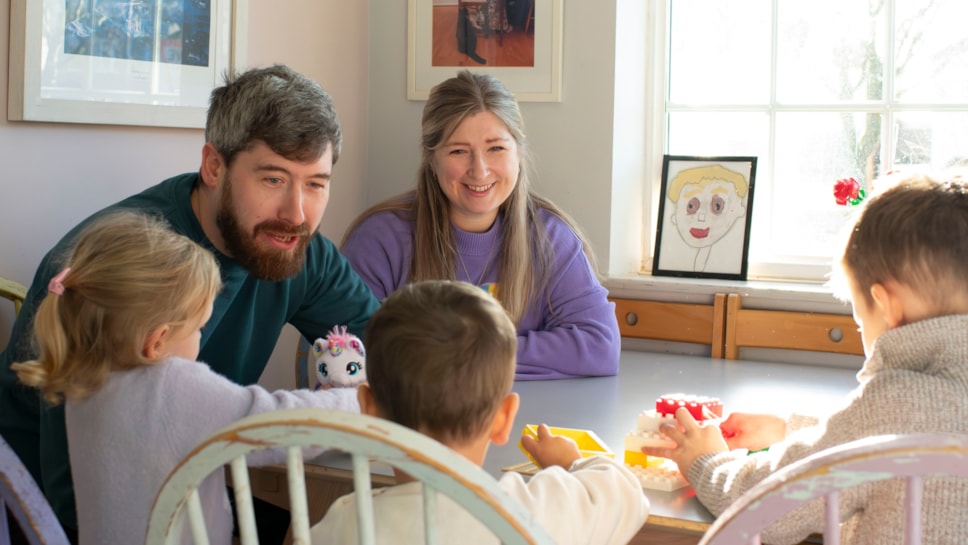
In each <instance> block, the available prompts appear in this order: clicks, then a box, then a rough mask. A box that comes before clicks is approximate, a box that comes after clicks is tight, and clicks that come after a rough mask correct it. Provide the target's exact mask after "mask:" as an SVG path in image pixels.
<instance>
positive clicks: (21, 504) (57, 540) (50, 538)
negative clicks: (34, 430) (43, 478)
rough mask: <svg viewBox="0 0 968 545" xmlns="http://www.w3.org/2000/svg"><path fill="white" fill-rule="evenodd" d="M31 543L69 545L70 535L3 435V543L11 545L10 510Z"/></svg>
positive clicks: (0, 539)
mask: <svg viewBox="0 0 968 545" xmlns="http://www.w3.org/2000/svg"><path fill="white" fill-rule="evenodd" d="M8 509H9V511H10V513H13V516H14V518H15V519H16V521H15V522H14V524H19V525H20V529H21V531H22V533H23V535H24V537H26V538H27V541H28V542H29V543H30V544H31V545H69V543H70V542H69V541H68V540H67V535H65V534H64V529H63V528H61V525H60V522H58V520H57V516H56V515H54V511H53V510H52V509H51V508H50V504H48V503H47V498H45V497H44V494H43V493H42V492H41V491H40V487H39V486H37V483H36V482H35V481H34V478H33V476H31V475H30V472H29V471H27V468H26V467H25V466H24V464H23V462H21V461H20V458H18V457H17V454H16V453H14V451H13V449H11V448H10V445H8V444H7V442H6V441H4V440H3V439H2V438H0V544H3V545H10V527H11V525H10V523H9V521H8V520H7V510H8Z"/></svg>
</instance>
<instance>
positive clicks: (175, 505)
mask: <svg viewBox="0 0 968 545" xmlns="http://www.w3.org/2000/svg"><path fill="white" fill-rule="evenodd" d="M311 446H323V447H329V446H335V447H337V448H338V449H339V450H341V451H344V452H347V453H349V454H350V455H351V456H352V464H353V481H354V485H355V491H356V507H357V511H358V513H359V515H358V523H359V528H360V542H361V543H367V544H372V543H373V542H374V527H373V513H372V496H371V487H370V458H373V459H374V460H375V461H377V462H381V463H385V464H389V465H391V466H393V467H396V468H399V469H400V470H402V471H404V472H406V473H407V474H409V475H411V476H412V477H414V478H415V479H418V480H420V481H422V482H423V483H424V486H423V491H424V492H423V493H424V508H425V509H424V514H423V518H424V525H425V528H426V530H427V532H426V535H427V543H435V542H436V540H435V538H436V536H435V533H436V532H435V525H434V517H435V513H436V509H435V505H436V500H437V494H438V492H439V493H442V494H444V495H446V496H448V497H450V498H451V499H452V500H454V501H455V502H456V503H457V504H459V505H461V506H462V507H464V508H465V509H467V511H468V512H470V513H472V514H474V515H476V516H477V517H478V518H479V519H480V520H481V522H482V523H484V524H485V525H486V526H487V527H488V528H489V529H490V530H491V531H492V532H493V533H494V534H495V535H496V536H497V537H498V538H499V539H500V540H501V541H502V542H503V543H506V544H526V543H529V544H551V543H552V541H551V539H550V537H549V536H548V535H547V533H546V532H545V531H544V529H543V528H541V527H540V526H538V525H537V523H535V522H534V520H533V519H532V517H531V516H530V515H529V514H528V512H527V511H525V509H524V507H522V506H521V505H520V504H519V503H518V502H516V501H515V500H514V499H512V498H511V497H510V496H508V495H507V494H506V493H505V492H504V491H503V490H501V488H500V487H499V486H498V483H497V481H496V480H494V478H493V477H491V476H490V475H489V474H488V473H487V472H485V471H484V469H482V468H481V467H479V466H477V465H474V464H473V463H472V462H470V461H469V460H467V459H466V458H463V457H462V456H460V455H459V454H457V453H455V452H454V451H452V450H450V449H449V448H447V447H445V446H444V445H442V444H441V443H438V442H437V441H434V440H433V439H431V438H429V437H427V436H425V435H423V434H420V433H418V432H416V431H414V430H411V429H409V428H405V427H403V426H400V425H397V424H394V423H392V422H389V421H387V420H383V419H379V418H374V417H370V416H366V415H361V414H355V413H348V412H343V411H327V410H319V409H288V410H280V411H273V412H270V413H264V414H259V415H254V416H250V417H247V418H243V419H242V420H239V421H238V422H236V423H235V424H232V425H230V426H227V427H225V428H223V429H222V430H221V431H219V432H216V433H215V434H214V435H212V436H211V437H210V438H208V439H207V440H205V441H203V442H202V444H200V445H199V446H198V447H196V448H195V449H194V450H193V451H192V452H191V453H190V454H189V455H188V456H187V457H186V458H185V459H184V460H182V462H181V463H180V464H179V465H178V467H177V468H175V470H174V471H172V473H171V474H170V475H169V476H168V479H167V480H166V482H165V484H164V485H163V486H162V488H161V491H160V492H159V493H158V495H157V497H156V499H155V504H154V507H153V508H152V511H151V517H150V520H149V523H148V534H147V540H146V542H145V543H146V545H161V544H172V543H176V542H177V540H178V539H179V538H180V537H181V536H180V532H179V531H177V530H178V529H179V524H178V522H179V521H180V519H181V518H182V515H183V514H184V512H186V511H187V514H188V521H189V522H190V524H191V528H192V532H193V536H194V539H195V543H196V544H198V545H203V544H207V543H208V540H207V536H206V532H205V521H204V520H202V519H203V516H202V514H201V513H202V510H201V505H200V500H199V497H198V492H197V488H198V486H199V484H200V483H201V482H202V481H203V480H204V479H205V478H206V477H207V476H208V475H210V474H211V473H212V472H214V471H221V470H222V468H223V466H224V465H225V464H230V466H231V476H232V483H233V490H234V491H235V501H236V509H237V513H238V519H239V531H240V534H241V536H240V537H241V543H242V545H249V544H253V543H257V537H256V532H255V521H254V515H253V512H252V497H251V488H250V484H249V474H248V467H247V466H246V454H248V453H251V452H253V451H256V450H262V449H268V448H285V449H286V451H287V460H288V461H287V473H288V482H289V491H290V505H291V512H292V533H293V536H294V540H295V543H300V544H308V543H309V517H308V514H307V505H306V492H305V473H304V469H303V458H302V448H304V447H311Z"/></svg>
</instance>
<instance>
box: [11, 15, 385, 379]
mask: <svg viewBox="0 0 968 545" xmlns="http://www.w3.org/2000/svg"><path fill="white" fill-rule="evenodd" d="M29 1H34V0H29ZM367 12H368V3H366V2H357V1H351V2H348V1H345V0H287V1H286V2H270V1H268V0H249V4H248V33H247V55H248V64H249V65H250V66H256V65H265V64H270V63H274V62H282V63H285V64H289V65H290V66H292V67H293V68H295V69H297V70H299V71H301V72H303V73H305V74H306V75H308V76H309V77H311V78H313V79H315V80H316V81H319V82H320V83H322V84H323V86H324V87H326V88H327V90H329V91H330V93H332V95H333V97H334V99H335V101H336V104H337V108H338V111H339V113H340V117H341V120H342V123H343V132H344V145H343V153H342V155H341V158H340V161H339V163H338V165H337V166H336V169H335V171H334V180H333V195H332V198H331V200H330V205H329V209H328V211H327V214H326V216H325V218H324V219H323V225H322V229H321V230H322V232H323V233H324V234H325V235H327V236H329V237H331V238H335V239H337V240H338V239H339V237H341V236H342V233H343V230H344V229H345V228H346V226H347V225H348V223H349V222H350V221H351V220H352V218H353V216H354V215H355V213H356V211H358V210H361V209H362V208H363V204H364V203H363V199H364V192H363V179H364V172H365V168H366V164H365V158H366V147H365V146H366V127H367V110H366V89H367V73H366V70H364V69H361V67H364V66H366V59H367V51H368V46H369V44H368V38H367V37H368V33H367ZM9 17H10V0H0V63H4V64H3V68H2V70H0V104H3V105H6V104H7V71H8V69H7V64H6V63H7V59H8V42H9V28H10V21H9ZM0 117H2V119H0V164H2V165H3V181H0V276H4V277H8V278H12V279H14V280H17V281H19V282H21V283H24V284H29V283H30V281H31V279H32V276H33V273H34V270H35V269H36V267H37V264H38V263H39V262H40V260H41V258H42V257H43V254H44V253H45V252H46V251H47V250H48V249H49V248H50V247H51V246H52V245H53V244H54V243H55V242H56V241H57V240H58V239H59V238H60V237H61V235H63V234H64V233H65V232H66V231H67V230H68V229H69V228H70V227H72V226H73V225H74V224H76V223H77V222H78V221H80V220H81V219H83V218H84V217H86V216H87V215H89V214H90V213H92V212H94V211H96V210H98V209H100V208H102V207H103V206H105V205H107V204H110V203H112V202H115V201H117V200H119V199H121V198H123V197H125V196H128V195H130V194H132V193H136V192H138V191H140V190H141V189H143V188H145V187H148V186H150V185H153V184H155V183H157V182H159V181H161V180H162V179H164V178H167V177H169V176H171V175H173V174H177V173H181V172H186V171H191V170H195V169H197V168H198V164H199V158H200V150H201V147H202V144H203V134H202V131H201V130H198V129H166V128H147V127H120V126H96V125H75V124H57V123H31V122H9V121H6V116H5V115H4V116H0ZM12 319H13V312H12V309H11V308H9V305H2V306H0V346H4V345H5V344H6V341H7V336H8V335H9V330H10V324H11V321H12ZM296 339H297V335H296V333H295V332H294V330H291V329H289V330H287V331H286V332H285V334H284V335H283V336H282V338H280V342H279V345H278V347H277V350H276V353H275V354H274V356H273V358H272V361H271V362H270V365H269V366H268V368H267V370H266V373H265V374H264V375H263V380H262V382H263V383H264V384H266V385H267V386H270V387H278V386H280V385H284V384H285V385H288V384H291V383H292V381H293V371H292V362H293V355H294V353H295V344H296Z"/></svg>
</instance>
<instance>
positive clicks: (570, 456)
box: [521, 424, 581, 469]
mask: <svg viewBox="0 0 968 545" xmlns="http://www.w3.org/2000/svg"><path fill="white" fill-rule="evenodd" d="M521 445H522V446H523V447H524V449H525V450H527V451H528V452H529V453H530V454H531V456H534V459H535V460H537V461H538V465H540V466H541V467H549V466H561V467H563V468H565V469H568V468H570V467H571V464H573V463H575V460H578V459H579V458H581V453H580V452H578V444H576V443H575V441H574V440H572V439H571V438H569V437H562V436H560V435H552V434H551V430H549V429H548V426H546V425H544V424H541V425H540V426H538V438H537V439H535V438H534V437H531V436H530V435H523V436H521Z"/></svg>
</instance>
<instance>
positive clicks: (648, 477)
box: [625, 394, 723, 490]
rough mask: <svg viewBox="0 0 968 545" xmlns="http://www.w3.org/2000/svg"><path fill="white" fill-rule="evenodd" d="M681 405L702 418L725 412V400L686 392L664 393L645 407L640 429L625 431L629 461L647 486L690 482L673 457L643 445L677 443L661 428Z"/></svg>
mask: <svg viewBox="0 0 968 545" xmlns="http://www.w3.org/2000/svg"><path fill="white" fill-rule="evenodd" d="M679 407H685V408H686V409H687V410H688V411H689V414H691V415H692V416H693V418H695V419H696V420H697V421H700V422H702V421H705V420H711V419H714V418H721V417H722V416H723V404H722V402H721V401H720V400H719V399H717V398H713V397H704V396H693V395H686V394H668V395H664V396H662V397H660V398H659V399H657V400H656V401H655V409H649V410H645V411H642V412H641V413H640V414H639V416H638V418H637V419H636V429H634V430H632V431H630V432H629V433H627V434H626V435H625V464H626V465H627V466H629V468H631V469H632V471H633V472H634V473H635V475H636V476H637V477H638V478H639V482H640V483H642V487H643V488H650V489H654V490H677V489H679V488H682V487H684V486H688V484H689V483H688V482H686V479H685V478H683V476H682V474H680V473H679V469H678V467H677V466H676V464H675V463H674V462H672V461H671V460H667V459H665V458H657V457H653V456H646V455H645V454H643V453H642V447H660V448H671V447H674V446H676V444H675V442H674V441H672V440H671V439H669V438H668V437H666V436H665V435H664V434H663V433H662V432H660V431H659V426H660V425H661V424H662V423H663V422H671V421H673V420H674V419H675V413H676V410H678V409H679Z"/></svg>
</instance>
